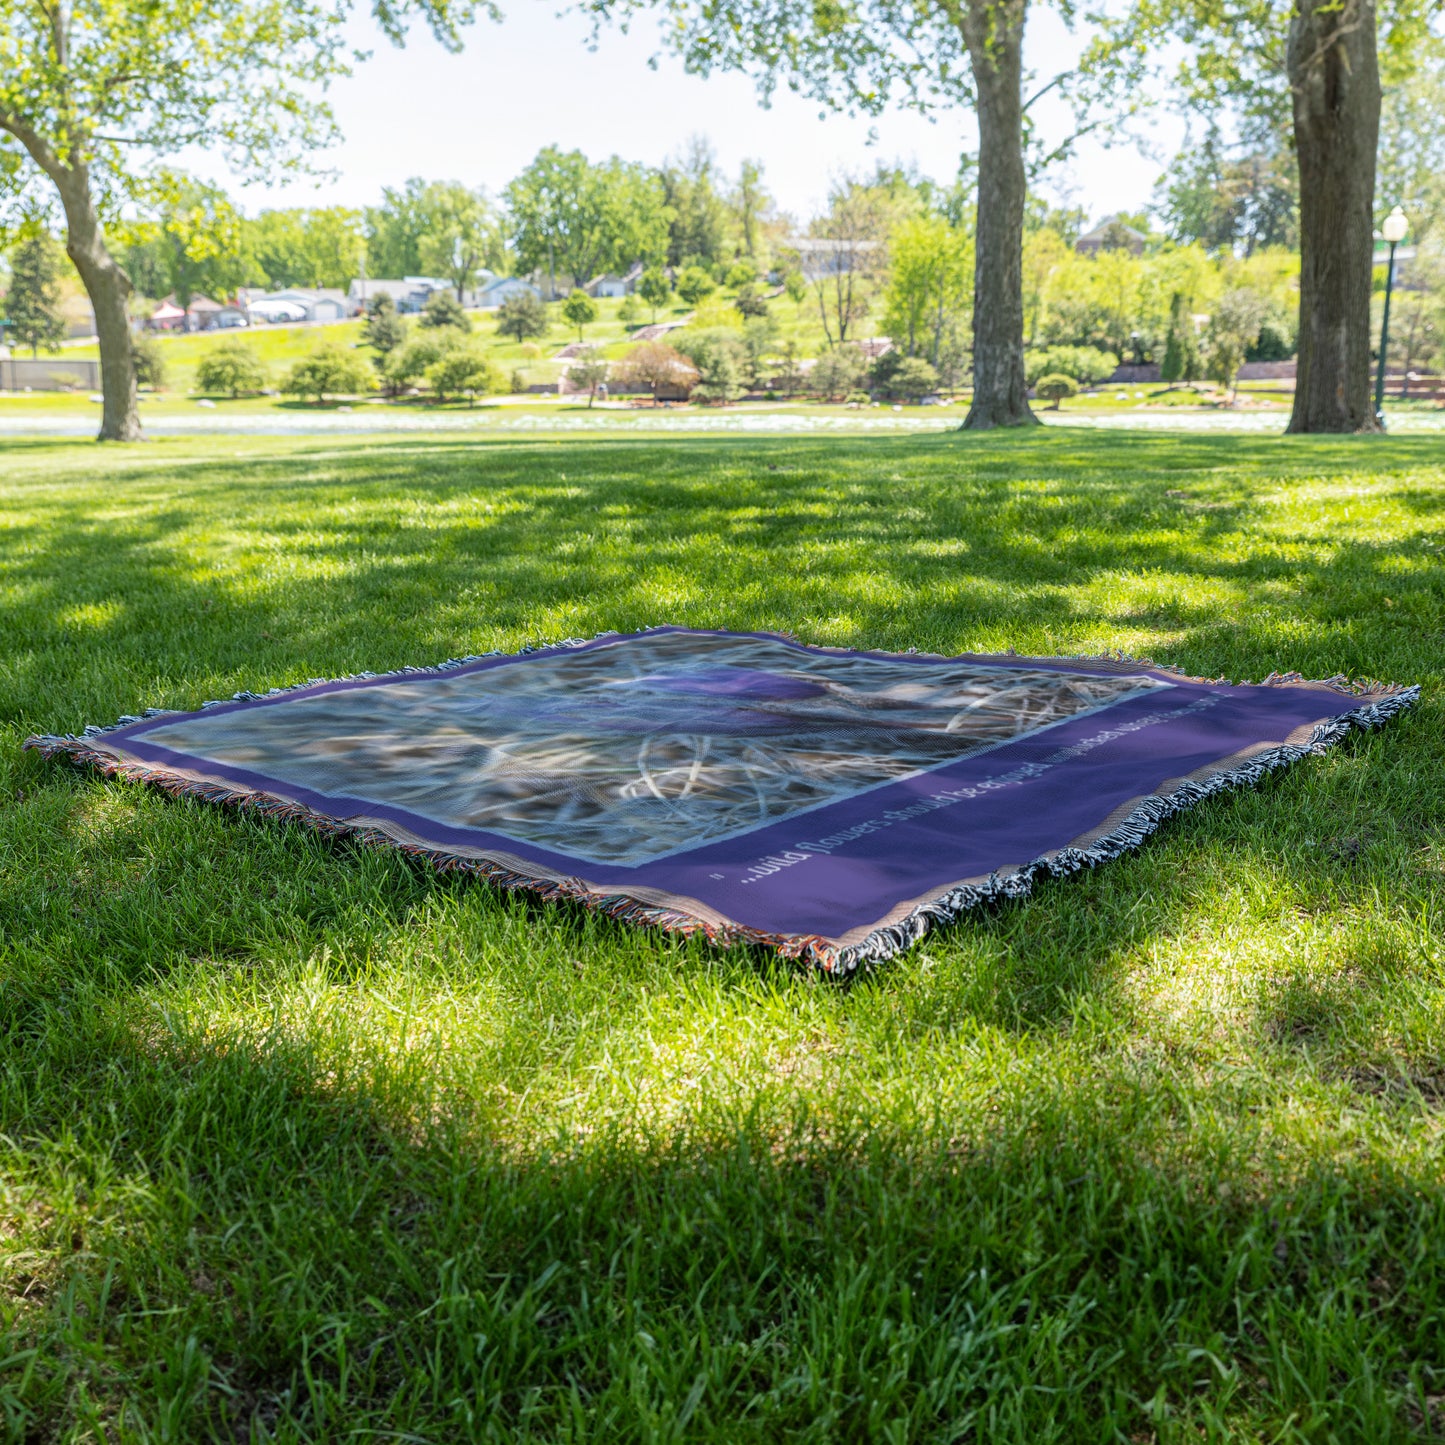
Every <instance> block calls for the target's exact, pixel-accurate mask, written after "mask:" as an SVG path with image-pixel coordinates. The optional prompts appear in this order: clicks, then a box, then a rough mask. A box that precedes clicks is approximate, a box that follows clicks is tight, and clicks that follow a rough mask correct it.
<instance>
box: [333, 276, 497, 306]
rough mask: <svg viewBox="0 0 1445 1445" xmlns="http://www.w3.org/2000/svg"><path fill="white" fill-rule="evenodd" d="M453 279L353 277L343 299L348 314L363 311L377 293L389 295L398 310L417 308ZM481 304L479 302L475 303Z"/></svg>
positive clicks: (449, 288) (447, 286)
mask: <svg viewBox="0 0 1445 1445" xmlns="http://www.w3.org/2000/svg"><path fill="white" fill-rule="evenodd" d="M451 289H452V283H451V282H450V281H443V280H441V279H439V278H438V277H436V276H403V277H401V279H400V280H387V279H386V278H384V277H376V278H374V279H373V278H372V277H370V276H368V277H367V278H366V279H365V280H360V279H358V280H356V281H353V282H352V283H351V285H350V287H348V288H347V292H346V300H347V302H348V304H349V306H350V314H351V315H353V316H355V315H357V314H358V313H359V312H362V311H365V310H366V308H367V307H368V306H370V305H371V303H372V302H373V301H375V300H376V298H377V297H378V296H390V297H391V299H392V301H393V302H395V304H396V309H397V310H398V311H420V310H421V308H422V307H423V306H425V305H426V303H427V298H428V297H429V296H430V295H431V294H432V292H433V291H450V290H451ZM478 304H480V303H478Z"/></svg>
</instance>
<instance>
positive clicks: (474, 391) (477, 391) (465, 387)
mask: <svg viewBox="0 0 1445 1445" xmlns="http://www.w3.org/2000/svg"><path fill="white" fill-rule="evenodd" d="M426 379H427V381H428V383H429V384H430V386H431V389H432V390H433V391H434V392H436V394H437V399H438V400H439V401H445V400H446V399H447V398H448V397H449V396H465V397H467V398H468V399H469V400H470V401H472V402H475V401H476V398H477V397H478V396H485V395H487V394H488V393H489V392H497V391H501V389H502V384H503V383H502V374H501V372H500V371H498V370H497V368H496V367H495V366H493V365H492V363H491V362H490V361H488V360H487V358H486V357H485V356H483V355H482V354H481V353H480V352H479V351H477V350H476V349H475V348H474V347H472V346H453V347H449V348H448V349H447V350H446V351H444V352H443V353H442V354H441V356H439V357H438V358H437V359H436V360H435V361H434V362H432V364H431V365H430V366H429V367H427V369H426Z"/></svg>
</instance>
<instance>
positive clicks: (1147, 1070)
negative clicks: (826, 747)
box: [0, 430, 1445, 1445]
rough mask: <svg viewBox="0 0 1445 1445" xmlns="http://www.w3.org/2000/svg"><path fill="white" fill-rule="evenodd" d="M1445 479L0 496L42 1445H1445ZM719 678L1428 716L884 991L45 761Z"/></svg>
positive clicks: (545, 470)
mask: <svg viewBox="0 0 1445 1445" xmlns="http://www.w3.org/2000/svg"><path fill="white" fill-rule="evenodd" d="M1442 536H1445V456H1442V453H1441V448H1440V446H1439V443H1438V441H1433V440H1430V439H1428V438H1422V439H1419V440H1410V439H1408V438H1395V439H1393V440H1386V439H1362V440H1341V441H1332V440H1326V439H1301V438H1278V437H1268V438H1247V437H1194V438H1181V437H1177V436H1176V437H1169V436H1160V435H1153V434H1151V435H1147V436H1145V435H1133V436H1130V435H1127V434H1120V433H1112V434H1107V435H1106V434H1088V433H1084V432H1080V431H1073V432H1069V431H1063V430H1058V431H1047V432H1043V433H1036V434H1033V435H1029V436H1020V437H1003V438H965V437H960V436H956V435H940V436H923V437H912V438H906V437H905V438H898V437H887V436H875V437H869V438H867V439H866V440H865V439H860V438H857V437H854V438H839V439H835V440H828V439H821V438H820V439H814V438H806V439H788V440H783V439H727V440H703V439H698V440H658V441H644V440H636V439H622V438H618V439H608V438H605V437H604V438H598V439H593V440H586V441H579V440H572V441H567V442H563V441H560V440H555V439H548V438H545V437H538V438H535V439H528V440H525V441H516V442H502V441H485V440H476V439H466V438H445V437H428V438H423V439H415V438H413V439H405V438H384V439H378V438H368V439H360V440H352V441H346V440H343V441H331V440H326V441H322V442H319V443H318V441H317V440H316V439H310V440H302V441H290V440H278V439H266V438H259V439H258V438H235V437H232V438H225V439H221V440H213V441H204V442H203V441H189V440H186V441H157V442H153V443H151V444H150V445H148V446H144V447H135V448H130V449H125V450H119V449H109V448H107V449H99V448H96V447H94V446H92V445H82V444H73V443H64V442H41V441H36V442H7V443H4V444H3V445H0V639H3V645H0V1436H3V1437H4V1438H8V1439H11V1440H14V1441H26V1442H38V1441H51V1440H67V1441H71V1440H74V1441H82V1440H84V1441H101V1440H105V1441H114V1442H141V1441H147V1442H149V1441H176V1442H191V1441H208V1440H215V1441H236V1440H240V1441H256V1442H259V1441H263V1440H273V1439H274V1440H278V1441H288V1442H302V1441H332V1440H357V1441H360V1440H376V1439H381V1440H397V1441H432V1442H437V1445H444V1442H454V1441H470V1440H497V1441H515V1440H528V1441H537V1442H543V1441H546V1442H553V1441H567V1440H570V1441H582V1440H589V1441H590V1440H599V1441H600V1440H607V1441H611V1440H636V1441H649V1442H664V1441H694V1440H696V1441H703V1440H709V1441H718V1442H737V1441H774V1440H783V1439H786V1440H789V1441H792V1440H798V1441H811V1442H821V1441H855V1440H879V1441H888V1442H903V1441H924V1440H927V1441H935V1440H936V1441H945V1440H950V1441H952V1440H957V1441H978V1442H1000V1441H1020V1442H1027V1445H1043V1442H1051V1441H1058V1442H1077V1441H1090V1442H1092V1441H1121V1442H1147V1441H1153V1442H1161V1445H1162V1442H1175V1441H1190V1442H1194V1441H1200V1440H1213V1441H1224V1440H1229V1441H1241V1442H1266V1441H1268V1442H1280V1441H1311V1442H1325V1441H1340V1442H1346V1441H1362V1442H1365V1441H1367V1442H1388V1441H1403V1440H1414V1439H1428V1438H1438V1436H1439V1433H1440V1432H1441V1431H1442V1430H1445V1180H1442V1164H1441V1160H1442V1145H1445V1139H1442V1132H1445V1131H1442V1117H1445V1116H1442V1112H1441V1110H1442V1108H1445V769H1442V766H1441V758H1442V754H1445V709H1442V706H1441V683H1442V680H1445V679H1442V672H1445V666H1442V662H1445V562H1442V550H1445V544H1442V540H1441V539H1442ZM664 621H671V622H679V623H688V624H693V625H699V626H715V627H722V626H728V627H737V628H779V629H784V630H791V631H795V632H796V633H797V634H799V635H800V636H801V637H803V638H805V639H807V640H810V641H816V642H822V643H832V644H847V645H867V646H872V647H880V648H904V647H908V646H918V647H921V648H927V649H935V650H939V651H947V652H957V651H962V650H966V649H979V650H990V649H993V650H999V649H1004V648H1008V647H1015V648H1018V649H1019V650H1020V651H1024V652H1057V653H1070V652H1093V651H1098V650H1101V649H1104V648H1113V647H1119V648H1123V649H1126V650H1127V651H1129V652H1132V653H1138V654H1149V655H1153V656H1154V657H1155V658H1156V659H1158V660H1160V661H1168V662H1173V663H1178V664H1180V665H1182V666H1183V667H1185V668H1186V669H1188V670H1189V671H1191V672H1198V673H1205V674H1209V675H1215V674H1221V673H1223V674H1228V675H1230V676H1232V677H1235V678H1250V677H1255V678H1257V677H1260V676H1262V675H1264V674H1266V673H1268V672H1270V671H1271V670H1273V669H1275V668H1297V669H1299V670H1300V671H1302V672H1305V673H1307V674H1310V675H1314V676H1327V675H1329V674H1332V673H1336V672H1346V673H1352V674H1356V675H1361V674H1370V675H1375V676H1381V677H1386V678H1390V679H1393V680H1397V681H1402V682H1421V683H1423V684H1425V691H1424V696H1423V698H1422V701H1421V703H1420V704H1419V706H1418V707H1417V708H1416V709H1414V710H1413V711H1412V712H1410V713H1407V714H1406V715H1405V716H1404V717H1403V718H1402V719H1401V720H1399V721H1397V722H1395V723H1393V724H1392V725H1390V726H1389V727H1388V728H1387V729H1385V730H1383V731H1381V732H1379V733H1375V734H1370V735H1363V734H1361V735H1358V736H1356V737H1354V738H1352V739H1351V740H1350V741H1349V742H1347V743H1346V744H1345V745H1343V746H1342V747H1340V748H1339V749H1337V750H1336V751H1334V752H1333V753H1331V754H1330V755H1329V756H1328V757H1324V758H1316V759H1310V760H1306V761H1305V762H1304V763H1302V764H1300V765H1298V766H1297V767H1295V768H1294V769H1292V770H1290V771H1289V772H1288V773H1286V774H1284V775H1280V776H1276V777H1275V778H1274V779H1273V780H1271V781H1269V782H1268V783H1266V784H1265V785H1264V786H1262V787H1260V788H1258V789H1256V790H1253V791H1249V792H1242V793H1238V794H1234V795H1232V796H1230V797H1227V798H1222V799H1218V800H1215V801H1213V802H1211V803H1209V804H1207V805H1205V806H1203V807H1201V808H1199V809H1198V810H1196V811H1195V812H1193V813H1191V814H1189V815H1187V816H1186V817H1184V818H1183V819H1181V820H1179V821H1176V822H1174V823H1172V824H1170V825H1168V826H1167V827H1166V828H1165V829H1164V830H1162V831H1161V832H1160V833H1159V834H1158V835H1157V836H1156V837H1155V838H1154V839H1153V840H1152V841H1150V842H1149V843H1148V844H1147V845H1146V846H1145V847H1144V848H1143V849H1142V850H1141V851H1140V852H1138V853H1136V854H1134V855H1131V856H1129V857H1127V858H1124V859H1122V860H1120V861H1118V862H1115V863H1113V864H1111V865H1109V866H1108V867H1106V868H1102V869H1100V870H1098V871H1096V872H1093V873H1089V874H1085V875H1080V876H1077V877H1075V878H1072V879H1069V880H1065V881H1061V882H1057V883H1050V884H1047V885H1044V886H1041V887H1040V888H1039V889H1038V891H1037V892H1036V894H1035V895H1034V896H1033V897H1032V898H1031V899H1028V900H1025V901H1023V902H1020V903H1015V904H1010V905H1008V906H1004V907H1000V908H997V909H994V910H990V911H981V912H978V913H977V914H974V915H972V916H970V917H968V918H966V919H964V920H963V921H961V922H960V923H958V924H957V925H956V926H954V927H952V928H950V929H948V930H947V931H945V932H941V933H937V934H934V935H932V936H931V937H930V938H928V939H927V940H926V941H925V942H924V943H923V944H922V945H921V946H920V947H918V948H916V949H915V950H914V951H912V952H911V953H909V954H907V955H904V956H903V957H901V958H899V959H897V960H895V961H894V962H893V963H891V964H890V965H888V966H886V967H884V968H882V969H880V970H878V971H877V972H876V973H873V974H871V975H868V976H866V977H863V978H862V979H860V980H859V981H858V982H857V983H856V984H854V985H852V986H850V987H839V986H836V985H834V984H831V983H829V982H827V981H823V980H819V979H818V978H816V977H813V976H809V975H806V974H802V973H799V972H796V971H793V970H791V969H789V968H786V967H779V966H776V965H774V964H773V963H771V962H770V961H769V960H768V958H767V957H765V956H764V955H762V954H761V953H756V952H749V951H747V950H734V951H730V952H714V951H712V950H710V949H709V948H708V947H707V945H706V944H704V943H702V942H700V941H692V942H684V941H679V940H677V939H674V938H672V937H669V936H665V935H662V934H660V933H656V932H644V931H635V930H632V929H629V928H627V927H624V926H623V925H620V924H617V923H614V922H611V921H609V920H607V919H599V918H594V917H591V916H589V915H585V914H583V913H582V912H580V911H576V910H570V909H565V908H556V907H550V906H545V905H541V904H536V903H532V902H529V901H528V900H526V899H524V898H518V897H506V896H502V895H500V894H499V893H497V892H494V891H492V890H490V889H488V888H487V887H485V886H481V885H478V884H475V883H470V882H466V881H459V880H457V879H455V878H443V877H439V876H436V875H435V874H433V873H431V872H429V871H428V870H427V869H426V868H425V867H422V866H418V865H417V864H415V863H413V862H412V861H410V860H408V859H406V858H404V857H400V856H397V855H394V854H390V853H386V852H380V851H367V850H364V849H361V848H359V847H356V846H352V845H348V844H337V843H335V842H329V841H326V840H324V839H322V838H320V837H317V836H316V835H314V834H312V833H309V832H307V831H304V830H302V829H300V828H297V827H286V826H280V825H275V824H271V823H267V822H264V821H260V820H257V819H253V818H249V817H247V816H244V815H242V814H238V813H235V812H231V811H226V810H222V809H218V808H213V807H208V806H205V805H203V804H198V803H192V802H187V801H178V800H174V799H171V798H169V797H166V796H164V795H162V794H160V793H158V792H152V791H147V790H146V789H145V788H143V787H140V786H135V785H124V784H110V783H103V782H101V781H99V780H97V779H95V778H93V777H89V776H86V775H83V774H80V773H77V772H75V771H72V770H70V769H68V768H66V767H64V766H61V765H53V764H52V765H47V764H45V763H43V762H41V760H39V759H38V758H37V757H35V755H33V754H30V753H25V754H22V753H21V752H20V743H21V741H22V740H23V739H24V737H25V736H26V735H27V734H28V733H29V732H31V731H36V730H43V731H71V730H75V729H78V728H80V727H81V726H82V725H83V724H85V723H87V722H102V723H108V722H111V721H113V720H114V719H115V718H116V717H117V716H118V715H119V714H121V713H125V712H133V711H139V710H140V709H141V708H143V707H146V706H165V707H192V706H195V705H196V704H198V703H200V702H201V701H203V700H205V699H207V698H212V697H217V696H221V695H226V694H229V693H231V692H233V691H235V690H237V689H239V688H265V687H269V686H273V685H279V684H285V683H291V682H296V681H300V680H303V679H306V678H310V677H315V676H332V675H338V674H342V673H348V672H353V671H357V670H359V669H364V668H371V669H377V670H381V669H386V668H393V667H397V666H400V665H402V664H406V663H425V662H431V661H435V660H439V659H441V658H445V657H449V656H454V655H457V654H461V653H467V652H477V651H482V650H485V649H488V648H507V649H511V648H515V647H517V646H519V645H522V644H525V643H528V642H535V641H538V640H545V639H556V638H560V637H565V636H575V635H586V634H591V633H594V632H597V631H599V630H602V629H606V628H617V629H624V630H625V629H631V628H636V627H639V626H643V625H646V624H651V623H659V622H664Z"/></svg>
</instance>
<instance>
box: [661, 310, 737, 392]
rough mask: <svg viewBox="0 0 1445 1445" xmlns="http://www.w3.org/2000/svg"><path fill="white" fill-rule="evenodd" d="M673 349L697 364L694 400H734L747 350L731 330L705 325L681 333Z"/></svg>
mask: <svg viewBox="0 0 1445 1445" xmlns="http://www.w3.org/2000/svg"><path fill="white" fill-rule="evenodd" d="M677 349H678V350H679V351H680V352H681V353H682V354H683V355H684V356H685V357H687V358H688V360H690V361H691V362H692V364H693V365H694V366H695V367H697V372H698V385H697V386H696V387H695V388H694V389H693V393H692V399H693V400H694V401H710V402H729V401H736V400H737V399H738V397H740V396H741V395H742V394H743V391H744V386H743V372H744V369H745V368H746V366H747V361H748V358H747V352H746V351H745V350H744V349H743V343H742V339H741V338H740V337H739V336H738V334H737V332H735V331H725V330H722V329H713V328H709V329H707V330H703V331H691V330H689V331H687V332H684V333H683V334H682V335H681V337H680V338H679V339H678V342H677Z"/></svg>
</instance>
